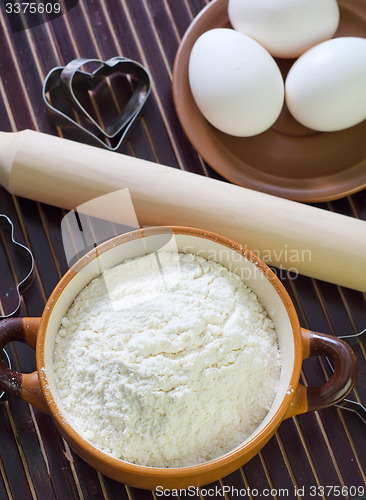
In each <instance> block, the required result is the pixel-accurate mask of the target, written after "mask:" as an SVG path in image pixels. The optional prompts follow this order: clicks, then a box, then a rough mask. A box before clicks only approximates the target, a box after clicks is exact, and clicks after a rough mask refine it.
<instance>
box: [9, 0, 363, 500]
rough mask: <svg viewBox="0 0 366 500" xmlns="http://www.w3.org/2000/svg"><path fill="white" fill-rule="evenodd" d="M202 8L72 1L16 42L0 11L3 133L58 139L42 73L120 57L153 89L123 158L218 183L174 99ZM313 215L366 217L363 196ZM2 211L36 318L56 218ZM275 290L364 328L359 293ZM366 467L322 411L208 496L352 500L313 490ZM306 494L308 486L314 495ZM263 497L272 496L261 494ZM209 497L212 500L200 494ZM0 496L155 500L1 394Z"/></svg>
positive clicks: (351, 483) (53, 211) (18, 209)
mask: <svg viewBox="0 0 366 500" xmlns="http://www.w3.org/2000/svg"><path fill="white" fill-rule="evenodd" d="M206 3H207V2H206V1H205V0H108V1H105V0H80V2H79V4H78V5H77V6H76V7H75V8H73V9H72V10H71V11H70V12H69V13H67V14H66V15H64V16H62V17H60V18H58V19H54V20H53V21H52V22H49V23H47V24H44V25H40V26H37V27H34V28H32V29H29V30H26V31H22V32H18V33H12V31H11V29H10V26H9V22H8V20H7V18H6V17H5V15H4V13H3V12H2V13H1V14H0V54H1V56H0V68H1V69H0V76H1V80H0V130H4V131H16V130H22V129H25V128H30V129H35V130H40V131H42V132H48V133H51V134H57V133H58V132H59V131H57V130H56V129H55V128H53V127H52V126H51V125H49V124H48V122H47V120H46V118H45V114H44V109H43V104H42V97H41V89H42V84H43V80H44V78H45V76H46V74H47V72H48V71H49V70H50V69H51V68H52V67H54V66H60V65H61V66H62V65H64V64H65V63H67V62H68V61H70V60H72V59H74V58H76V57H81V56H82V57H93V58H94V57H95V58H100V59H108V58H110V57H112V56H116V55H118V56H126V57H129V58H132V59H135V60H137V61H140V62H142V63H143V64H144V65H145V66H146V67H147V68H148V69H149V70H150V72H151V75H152V79H153V88H152V95H151V96H150V98H149V100H148V102H147V104H146V107H145V108H144V112H143V115H142V117H141V118H139V120H138V123H137V125H136V128H135V130H134V133H133V134H132V135H131V137H130V140H129V141H128V142H127V143H126V144H125V145H124V146H123V147H122V148H121V152H124V153H127V154H131V155H136V156H138V157H140V158H146V159H148V160H153V161H156V162H160V163H163V164H167V165H171V166H173V167H176V168H182V169H185V170H189V171H192V172H196V173H199V174H201V175H208V176H213V177H216V178H219V176H218V175H217V174H216V173H215V172H214V171H213V170H212V169H211V168H210V167H209V166H207V165H205V164H204V163H203V161H202V160H201V159H200V158H199V157H198V155H197V154H196V152H195V151H194V150H193V148H192V147H191V145H190V143H189V142H188V140H187V139H186V137H185V135H184V133H183V131H182V129H181V127H180V125H179V122H178V119H177V116H176V113H175V110H174V106H173V100H172V93H171V77H172V68H173V63H174V57H175V54H176V51H177V48H178V45H179V42H180V39H181V37H182V35H183V34H184V31H185V30H186V28H187V27H188V25H189V23H190V22H191V21H192V19H193V18H194V16H195V15H196V14H197V13H198V12H199V11H200V10H201V9H202V8H203V7H204V6H205V4H206ZM233 203H235V200H233ZM319 206H321V207H322V208H324V209H327V210H334V211H336V212H339V213H343V214H347V215H350V216H352V217H359V218H361V219H364V220H366V193H365V192H360V193H358V194H355V195H353V196H352V197H349V198H344V199H341V200H338V201H334V202H331V203H324V204H319ZM0 213H5V214H7V215H8V216H9V217H11V218H12V220H13V221H14V224H15V230H16V236H17V239H18V240H19V241H21V242H23V243H26V244H27V245H28V246H29V247H30V249H31V250H32V252H33V253H34V257H35V279H34V281H33V284H32V286H31V287H30V288H29V289H28V290H27V292H26V293H25V294H24V296H23V303H22V311H21V314H22V315H24V316H25V315H28V316H39V315H41V313H42V310H43V307H44V304H45V301H46V299H47V297H48V296H49V295H50V293H51V291H52V289H53V288H54V286H55V285H56V284H57V282H58V280H59V278H60V277H61V276H62V274H63V273H64V272H65V271H66V270H67V263H66V260H65V256H64V253H63V247H62V241H61V232H60V221H61V219H62V217H63V215H64V212H63V211H62V210H60V209H57V208H54V207H50V206H45V205H41V204H38V203H35V202H33V201H29V200H25V199H21V198H16V197H13V196H11V195H9V194H8V193H7V192H6V191H5V190H4V189H3V188H0ZM7 251H8V250H7V243H6V241H2V244H0V298H1V301H2V304H3V306H4V307H5V308H7V307H10V306H9V302H7V301H9V300H11V299H8V298H7V297H6V291H7V290H8V289H9V287H10V286H11V285H12V276H13V275H14V274H15V275H16V274H17V271H18V270H17V267H16V263H15V265H13V263H12V262H11V263H9V258H8V257H9V253H8V254H7ZM334 251H335V252H336V251H337V249H334ZM18 272H19V271H18ZM365 280H366V277H365ZM283 283H284V285H285V286H286V288H287V289H288V291H289V293H290V295H291V297H292V299H293V301H294V304H295V306H296V308H297V310H298V313H299V317H300V321H301V324H302V326H304V327H307V328H310V329H314V330H317V331H321V332H325V333H330V334H332V335H342V334H350V333H354V332H357V331H359V330H361V329H363V328H365V327H366V307H365V306H366V302H365V295H364V294H361V293H359V292H355V291H352V290H349V289H342V288H339V287H336V286H334V285H330V284H327V283H323V282H318V281H315V280H312V279H310V278H306V277H301V276H300V277H298V278H297V279H295V280H290V279H288V278H287V277H286V276H284V277H283ZM365 347H366V346H365V344H364V343H363V344H361V343H360V344H359V345H358V346H356V347H355V352H356V354H357V357H358V360H359V365H360V376H359V380H358V383H357V389H356V390H355V391H353V393H352V394H351V397H352V398H354V399H355V400H358V401H363V403H364V404H366V368H365V367H366V363H365V357H366V352H365ZM8 352H9V355H10V357H11V361H12V363H13V366H14V367H15V368H16V369H17V370H20V371H23V372H29V371H32V370H33V369H34V368H35V356H34V352H33V351H32V350H31V349H30V348H28V347H27V346H24V345H23V344H19V343H15V344H13V345H11V346H8ZM328 376H329V369H328V367H327V365H326V363H325V362H324V360H319V359H311V360H308V361H306V362H305V363H304V369H303V374H302V377H303V380H304V382H305V383H309V384H312V385H316V384H319V383H322V382H324V381H325V380H326V378H327V377H328ZM365 466H366V429H365V425H364V424H363V423H362V421H361V420H360V419H359V418H358V416H357V415H355V414H352V413H349V412H346V411H344V410H340V409H337V408H329V409H326V410H323V411H320V412H314V413H310V414H305V415H301V416H299V417H296V418H292V419H289V420H287V421H285V422H283V423H282V424H281V426H280V428H279V430H278V432H277V433H276V434H275V436H274V437H273V438H272V439H271V440H270V442H269V443H268V444H267V445H266V446H265V447H264V448H263V450H262V451H261V453H259V454H258V455H257V456H256V457H254V458H253V459H252V460H251V461H250V462H249V463H248V464H246V465H245V466H244V467H243V468H242V469H240V470H238V471H236V472H235V473H233V474H231V475H230V476H228V477H226V478H223V479H222V480H221V481H220V482H219V483H217V486H218V487H219V490H218V492H217V494H216V495H214V496H215V498H221V496H220V491H222V487H223V485H229V486H232V487H233V488H237V489H248V488H249V490H250V491H251V494H249V493H248V494H247V495H246V496H245V498H279V499H280V498H304V499H305V500H307V499H311V498H329V499H331V500H332V499H335V498H349V497H348V496H347V495H342V494H341V495H340V496H338V495H337V493H336V491H335V490H333V491H332V492H330V493H329V492H327V491H326V490H325V491H324V494H322V488H321V487H325V488H326V487H329V488H332V487H338V488H339V487H342V486H345V487H348V488H350V487H359V486H360V487H362V486H363V487H366V484H365V483H366V467H365ZM214 486H215V485H214ZM302 487H304V488H305V494H304V495H302V494H300V493H299V494H297V495H296V494H294V490H295V488H297V489H299V488H302ZM311 487H313V488H315V489H316V490H315V493H314V494H313V495H312V490H311ZM271 489H272V490H273V491H272V493H273V494H269V495H267V496H265V495H266V492H267V491H268V490H271ZM281 489H282V490H283V491H281ZM344 491H345V490H344ZM256 492H258V494H256ZM276 492H277V494H276ZM204 493H207V492H205V491H204V490H201V491H200V492H197V494H196V497H198V496H201V498H202V499H203V500H204ZM242 493H243V492H242ZM365 494H366V493H365ZM181 496H183V495H181ZM242 496H243V495H242ZM355 496H356V495H355ZM206 497H207V498H210V497H209V496H208V494H207V495H206ZM230 497H233V498H236V497H238V493H237V492H236V491H235V490H233V491H232V494H231V493H230V494H226V498H227V500H229V499H230ZM7 498H13V499H16V500H27V499H35V498H39V499H42V500H43V499H44V500H52V499H53V498H57V499H65V500H70V499H74V498H76V499H78V498H84V499H111V500H112V499H119V498H121V499H125V500H149V499H152V498H154V499H155V498H157V494H156V493H154V492H148V491H143V490H137V489H134V488H130V487H127V486H124V485H121V484H118V483H116V482H114V481H112V480H110V479H108V478H106V477H104V476H102V475H101V474H100V473H99V472H97V471H95V470H93V469H92V468H90V467H89V466H88V465H86V464H85V463H84V462H83V461H82V460H81V459H80V458H79V457H78V456H77V455H75V454H74V453H73V452H72V451H71V450H70V449H69V448H68V446H67V444H66V443H65V442H64V441H63V440H62V438H61V437H60V435H59V434H58V432H57V430H56V429H55V427H54V424H53V422H52V420H51V418H50V417H49V416H47V415H45V414H42V413H41V412H40V411H38V410H36V409H34V408H32V407H31V406H29V405H28V404H26V403H24V402H23V401H21V400H19V399H16V398H14V397H5V398H3V399H2V400H0V499H1V500H2V499H7ZM351 498H352V496H351Z"/></svg>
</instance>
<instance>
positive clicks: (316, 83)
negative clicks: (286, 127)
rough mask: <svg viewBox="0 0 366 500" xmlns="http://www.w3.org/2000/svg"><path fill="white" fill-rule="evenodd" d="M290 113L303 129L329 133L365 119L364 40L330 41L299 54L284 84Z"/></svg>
mask: <svg viewBox="0 0 366 500" xmlns="http://www.w3.org/2000/svg"><path fill="white" fill-rule="evenodd" d="M285 95H286V104H287V107H288V109H289V111H290V113H291V114H292V115H293V116H294V117H295V118H296V120H297V121H299V122H300V123H302V124H303V125H305V126H306V127H309V128H312V129H314V130H319V131H323V132H332V131H336V130H342V129H345V128H348V127H352V126H353V125H356V124H357V123H360V122H362V121H363V120H365V119H366V39H365V38H358V37H344V38H333V39H332V40H328V41H326V42H323V43H321V44H319V45H317V46H315V47H313V48H312V49H310V50H309V51H307V52H306V53H305V54H303V55H302V56H301V57H300V58H299V59H298V60H297V61H296V62H295V63H294V64H293V66H292V67H291V69H290V71H289V73H288V75H287V78H286V83H285Z"/></svg>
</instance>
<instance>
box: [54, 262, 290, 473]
mask: <svg viewBox="0 0 366 500" xmlns="http://www.w3.org/2000/svg"><path fill="white" fill-rule="evenodd" d="M162 257H163V258H164V278H165V282H166V283H170V287H168V289H165V288H164V283H162V280H161V278H160V277H159V275H158V273H154V272H153V269H154V267H153V265H152V264H153V262H155V256H154V255H148V256H146V257H142V258H139V259H132V260H129V261H126V262H124V263H123V264H121V265H119V266H117V267H115V268H113V269H111V270H110V271H108V272H107V276H106V279H107V282H108V288H109V290H107V287H106V285H105V281H104V279H103V277H99V278H96V279H94V280H93V281H92V282H91V283H90V284H89V285H88V286H87V287H85V288H84V289H83V290H82V291H81V293H80V294H79V295H78V297H77V298H76V299H75V301H74V303H73V305H72V306H71V307H70V309H69V311H68V313H67V315H66V317H65V318H64V319H63V320H62V327H61V328H60V331H59V332H58V335H57V337H56V342H55V350H54V372H55V381H56V385H57V387H58V391H59V395H60V397H61V400H62V403H63V405H64V409H65V416H66V418H67V419H68V420H69V421H70V423H71V424H72V425H73V427H74V428H75V430H76V431H77V432H79V434H80V435H82V436H83V437H84V438H85V439H86V440H88V441H89V442H90V443H92V444H93V445H94V446H96V447H97V448H99V449H101V450H102V451H104V452H105V453H108V454H110V455H112V456H114V457H116V458H120V459H123V460H125V461H128V462H132V463H137V464H140V465H147V466H153V467H182V466H187V465H193V464H197V463H201V462H204V461H207V460H210V459H213V458H216V457H218V456H220V455H222V454H224V453H225V452H228V451H230V450H231V449H233V448H234V447H236V446H237V445H238V444H240V442H242V441H243V440H244V439H245V438H246V437H248V435H250V434H251V433H252V432H253V430H254V429H255V428H256V427H257V426H258V425H259V424H260V422H261V421H262V420H263V418H264V417H265V415H266V413H267V412H268V410H269V408H270V406H271V404H272V401H273V399H274V396H275V393H276V388H277V383H278V380H279V375H280V365H281V363H280V353H279V349H278V345H277V336H276V333H275V331H274V329H273V324H272V321H271V320H270V319H269V317H268V316H267V314H266V312H265V311H264V309H263V306H262V305H261V304H260V302H259V301H258V299H257V297H256V295H255V294H254V293H253V292H252V291H251V290H249V289H248V288H247V287H246V285H244V283H243V282H242V281H241V280H240V279H239V278H238V276H237V275H235V274H233V273H231V272H230V271H228V270H227V269H226V268H223V267H222V266H220V265H219V264H216V263H214V262H209V261H207V260H205V259H203V258H201V257H197V256H193V255H191V254H187V255H185V254H179V258H180V266H181V278H180V279H179V280H178V281H177V280H174V279H171V280H169V273H171V276H176V274H174V273H176V259H177V254H173V253H171V254H170V253H164V255H162ZM110 293H111V294H112V296H113V299H114V306H113V305H112V303H111V301H110V298H109V294H110ZM118 301H121V302H120V305H124V307H122V308H120V309H119V310H116V304H117V305H118ZM124 301H127V305H126V303H125V302H124Z"/></svg>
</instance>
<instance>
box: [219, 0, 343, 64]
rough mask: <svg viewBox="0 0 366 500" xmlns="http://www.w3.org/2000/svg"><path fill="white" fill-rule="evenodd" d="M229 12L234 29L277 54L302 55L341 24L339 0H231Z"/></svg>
mask: <svg viewBox="0 0 366 500" xmlns="http://www.w3.org/2000/svg"><path fill="white" fill-rule="evenodd" d="M228 14H229V19H230V22H231V25H232V26H233V28H234V29H236V30H238V31H240V32H241V33H245V34H246V35H248V36H250V37H252V38H254V39H255V40H257V42H259V43H261V44H262V45H263V47H265V48H266V49H267V50H268V52H270V53H271V54H272V55H273V56H276V57H299V56H300V55H301V54H302V53H303V52H305V51H306V50H308V49H309V48H310V47H312V46H313V45H315V44H317V43H319V42H322V41H324V40H327V39H329V38H331V37H332V36H333V35H334V33H335V32H336V30H337V27H338V24H339V9H338V4H337V2H336V0H229V3H228Z"/></svg>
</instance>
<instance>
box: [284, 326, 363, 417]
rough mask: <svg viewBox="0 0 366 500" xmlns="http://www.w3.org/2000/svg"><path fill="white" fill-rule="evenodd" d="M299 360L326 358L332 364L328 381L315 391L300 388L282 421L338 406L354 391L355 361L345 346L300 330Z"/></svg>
mask: <svg viewBox="0 0 366 500" xmlns="http://www.w3.org/2000/svg"><path fill="white" fill-rule="evenodd" d="M301 336H302V357H303V359H306V358H309V357H312V356H328V357H329V358H330V359H331V360H332V362H333V364H334V372H333V375H332V376H331V377H330V379H329V380H328V381H327V382H325V383H324V384H323V385H320V386H318V387H305V386H304V385H303V384H299V385H298V386H297V388H296V392H295V395H294V397H293V399H292V402H291V405H290V406H289V408H288V410H287V412H286V414H285V418H289V417H293V416H294V415H299V414H301V413H306V412H308V411H312V410H321V409H322V408H327V407H328V406H332V405H334V404H337V403H339V402H340V401H341V400H342V399H343V398H345V397H346V396H347V394H348V393H349V392H350V391H351V390H352V389H353V386H354V385H355V383H356V379H357V358H356V356H355V354H354V352H353V351H352V349H351V348H350V346H349V345H347V344H346V343H345V342H343V341H342V340H340V339H337V337H332V336H331V335H326V334H325V333H317V332H312V331H310V330H306V329H304V328H301Z"/></svg>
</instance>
